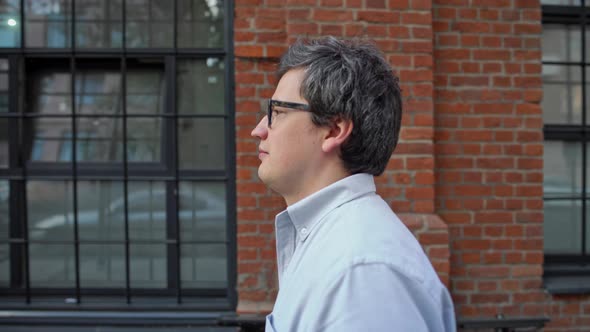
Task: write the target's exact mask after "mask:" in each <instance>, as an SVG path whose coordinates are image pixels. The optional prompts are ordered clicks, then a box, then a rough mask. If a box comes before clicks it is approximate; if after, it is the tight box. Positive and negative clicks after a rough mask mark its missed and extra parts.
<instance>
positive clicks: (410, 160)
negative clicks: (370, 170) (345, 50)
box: [234, 0, 450, 312]
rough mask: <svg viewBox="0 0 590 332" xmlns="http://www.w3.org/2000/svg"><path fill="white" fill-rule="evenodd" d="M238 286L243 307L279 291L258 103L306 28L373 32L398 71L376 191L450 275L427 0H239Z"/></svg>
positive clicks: (274, 206) (309, 32) (314, 32)
mask: <svg viewBox="0 0 590 332" xmlns="http://www.w3.org/2000/svg"><path fill="white" fill-rule="evenodd" d="M234 19H235V21H234V22H235V23H234V24H235V31H234V33H235V38H234V45H235V54H236V60H235V64H236V126H237V128H236V129H237V137H236V143H237V144H236V146H237V151H236V153H237V195H238V201H237V202H238V291H239V305H238V311H241V312H261V311H262V312H264V311H268V310H270V309H271V308H272V303H273V301H274V298H275V296H276V292H277V282H276V278H277V276H276V272H275V270H276V263H275V256H274V255H275V249H274V235H273V224H274V215H275V214H276V213H278V212H279V211H281V210H282V209H284V203H283V202H282V199H280V198H279V197H277V196H276V195H273V194H272V193H270V192H269V191H268V190H267V189H265V187H264V185H262V184H261V183H260V181H259V180H258V179H257V175H256V170H257V166H258V159H257V153H256V140H255V139H253V138H251V137H250V131H251V130H252V128H253V127H254V126H255V122H256V115H255V112H257V111H258V110H260V109H261V108H262V105H263V98H268V97H270V96H271V95H272V93H273V87H274V84H275V83H276V82H275V77H274V71H273V69H274V68H275V67H274V64H276V60H277V57H278V56H279V55H280V54H282V52H283V51H284V50H285V48H286V47H287V45H289V44H290V43H291V42H292V41H294V40H295V39H296V38H298V37H301V36H308V37H315V36H320V35H325V34H331V35H335V36H341V37H342V36H345V37H354V36H368V37H370V38H372V39H374V40H375V41H376V42H377V43H378V45H379V47H380V48H381V49H382V50H383V52H384V53H385V54H386V56H387V58H388V59H389V60H390V62H391V63H392V65H393V66H394V68H395V69H396V71H397V72H398V73H399V76H400V78H401V81H402V88H403V91H404V97H405V100H404V103H405V104H404V110H405V113H404V117H403V125H404V130H403V131H402V134H401V143H400V145H399V146H398V148H397V150H396V153H395V154H394V156H393V158H392V159H391V162H390V164H389V166H388V169H387V171H386V172H385V174H384V175H382V176H381V177H379V178H377V182H378V183H377V186H378V191H379V193H380V194H381V195H382V196H383V197H384V198H385V200H386V201H388V202H389V203H390V204H391V206H392V208H393V209H394V210H395V211H396V212H397V213H398V214H399V215H400V217H401V218H402V220H404V222H406V224H407V225H408V227H409V228H410V229H412V230H413V231H414V233H415V234H416V235H417V237H418V238H419V240H420V241H421V242H422V244H423V245H424V248H425V250H426V252H427V253H428V255H429V256H430V258H431V260H432V262H433V264H434V265H435V268H436V269H437V271H438V272H439V274H440V276H441V279H442V280H443V281H444V282H445V283H447V284H448V282H449V273H450V270H449V269H450V265H449V255H450V254H449V248H448V242H449V239H448V229H447V226H446V224H445V222H443V221H442V220H441V219H440V218H439V217H438V216H437V215H436V214H435V188H434V184H435V179H434V154H433V153H434V142H433V138H434V128H433V125H434V113H433V110H434V106H433V59H432V51H433V44H432V40H433V35H432V15H431V3H430V1H386V0H365V1H363V0H347V1H342V0H317V1H316V0H305V1H294V0H293V1H290V0H287V1H285V0H266V1H262V0H245V1H240V0H238V1H237V2H236V4H235V18H234Z"/></svg>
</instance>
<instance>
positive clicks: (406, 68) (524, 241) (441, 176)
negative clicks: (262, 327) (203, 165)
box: [234, 0, 590, 331]
mask: <svg viewBox="0 0 590 332" xmlns="http://www.w3.org/2000/svg"><path fill="white" fill-rule="evenodd" d="M234 24H235V30H234V33H235V38H234V45H235V55H236V59H235V64H236V86H235V89H236V90H235V91H236V105H237V106H236V126H237V128H236V129H237V138H236V143H237V144H236V146H237V151H236V153H237V181H238V183H237V195H238V291H239V306H238V311H240V312H266V311H269V310H271V308H272V303H273V301H274V298H275V296H276V292H277V282H276V278H277V275H276V263H275V248H274V234H273V223H274V215H275V214H276V213H278V212H279V211H281V210H282V209H284V207H285V206H284V202H283V201H282V199H281V198H280V197H278V196H276V195H274V194H272V193H271V192H269V191H268V190H267V189H266V188H265V187H264V185H263V184H261V183H260V181H259V180H258V178H257V175H256V170H257V166H258V159H257V153H256V143H257V142H256V140H255V139H252V138H251V137H250V132H251V130H252V128H253V127H254V126H255V124H256V114H255V113H256V112H258V111H259V110H260V109H261V108H262V106H263V99H264V98H268V97H270V96H271V95H272V93H273V91H274V84H275V83H276V79H275V77H274V69H275V65H276V61H277V58H278V57H279V56H280V55H281V54H282V52H283V51H284V50H285V48H286V47H287V45H289V44H290V43H291V42H292V41H293V40H295V39H296V38H298V37H300V36H308V37H315V36H321V35H326V34H331V35H335V36H344V37H354V36H364V37H369V38H371V39H374V40H375V41H376V42H377V43H378V45H379V46H380V48H381V49H382V50H383V51H384V53H385V54H386V56H387V58H388V60H389V61H390V62H391V64H392V65H393V67H394V68H395V69H396V71H397V72H398V74H399V76H400V78H401V82H402V88H403V93H404V117H403V126H404V129H403V131H402V135H401V137H402V140H401V143H400V145H399V146H398V148H397V150H396V152H395V153H394V155H393V157H392V159H391V162H390V164H389V166H388V169H387V171H386V172H385V174H384V175H383V176H381V177H379V178H377V184H378V191H379V193H380V194H381V195H382V196H383V197H384V198H385V199H386V200H387V201H388V202H389V203H390V205H391V206H392V208H393V209H394V211H396V212H397V213H398V214H399V215H400V217H401V218H402V220H403V221H404V222H405V223H406V225H407V226H408V227H409V228H410V229H411V230H412V231H413V232H414V234H415V235H416V236H417V237H418V239H419V240H420V242H421V243H422V245H423V246H424V248H425V250H426V252H427V254H428V255H429V257H430V259H431V261H432V262H433V265H434V266H435V268H436V269H437V271H438V272H439V275H440V276H441V279H442V280H443V281H444V282H445V283H447V285H448V286H449V288H450V289H451V292H452V295H453V298H454V301H455V304H456V310H457V314H458V317H460V318H474V317H487V318H490V317H493V316H495V315H497V314H503V315H505V316H525V317H527V316H528V317H532V316H542V315H546V316H547V317H549V318H551V319H552V322H551V323H550V324H549V325H548V327H547V328H546V331H578V330H581V329H583V327H586V329H589V330H590V316H586V315H590V297H584V296H566V297H564V296H562V297H552V296H551V295H548V294H546V293H545V292H544V291H543V288H542V271H543V270H542V268H543V265H542V264H543V224H542V222H543V201H542V191H543V188H542V183H543V173H542V172H543V169H542V168H543V137H542V124H543V123H542V117H541V109H540V106H539V105H540V101H541V98H542V86H541V84H542V82H541V45H540V42H541V39H540V33H541V28H542V26H541V11H540V4H539V1H538V0H478V1H469V0H434V1H433V2H432V1H429V0H302V1H295V0H237V2H236V4H235V17H234Z"/></svg>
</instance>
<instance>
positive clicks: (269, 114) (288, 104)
mask: <svg viewBox="0 0 590 332" xmlns="http://www.w3.org/2000/svg"><path fill="white" fill-rule="evenodd" d="M275 106H278V107H284V108H289V109H293V110H299V111H307V112H310V109H309V105H307V104H299V103H291V102H288V101H280V100H275V99H269V100H268V108H267V110H266V117H267V118H268V128H270V126H271V124H272V114H273V112H277V111H276V110H275V109H274V107H275Z"/></svg>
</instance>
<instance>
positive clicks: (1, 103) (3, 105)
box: [0, 93, 10, 113]
mask: <svg viewBox="0 0 590 332" xmlns="http://www.w3.org/2000/svg"><path fill="white" fill-rule="evenodd" d="M8 107H9V105H8V94H7V93H0V113H7V112H10V110H9V108H8Z"/></svg>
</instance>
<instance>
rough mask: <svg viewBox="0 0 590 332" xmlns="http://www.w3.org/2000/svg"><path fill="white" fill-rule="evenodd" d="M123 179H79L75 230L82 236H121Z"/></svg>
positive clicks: (96, 238)
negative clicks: (117, 180) (76, 225)
mask: <svg viewBox="0 0 590 332" xmlns="http://www.w3.org/2000/svg"><path fill="white" fill-rule="evenodd" d="M123 204H124V202H123V183H121V182H114V181H80V182H78V234H79V238H80V239H81V240H101V241H102V240H120V241H122V240H124V239H125V224H124V220H125V219H124V217H123V216H124V215H123V214H124V213H125V210H124V205H123Z"/></svg>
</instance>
